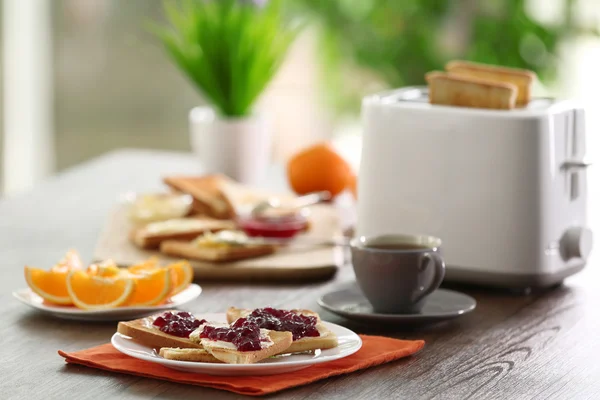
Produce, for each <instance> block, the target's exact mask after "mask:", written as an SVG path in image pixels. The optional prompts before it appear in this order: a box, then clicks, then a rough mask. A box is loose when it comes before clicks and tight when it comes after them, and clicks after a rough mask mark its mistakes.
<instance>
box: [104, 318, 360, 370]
mask: <svg viewBox="0 0 600 400" xmlns="http://www.w3.org/2000/svg"><path fill="white" fill-rule="evenodd" d="M197 315H199V316H202V315H203V314H202V313H198V314H197ZM205 315H221V316H225V313H205ZM322 322H323V323H324V324H325V326H326V327H327V328H328V329H330V330H331V328H332V327H335V328H336V329H338V328H339V329H342V330H345V331H347V332H348V333H351V334H352V335H353V337H354V339H355V340H356V345H355V346H353V347H352V348H350V349H348V350H346V352H345V353H343V354H338V355H335V356H326V357H319V356H317V357H315V358H311V359H307V360H283V361H282V362H272V363H266V364H261V363H256V364H226V363H204V362H197V361H178V360H167V359H165V358H162V357H161V358H159V357H156V356H154V357H153V356H149V355H146V353H136V352H134V351H131V354H130V353H129V352H125V351H123V350H121V349H120V348H119V347H121V348H123V347H122V346H121V345H120V344H117V345H115V342H116V341H117V340H132V339H127V338H128V336H126V335H123V334H120V333H119V332H115V333H114V334H113V335H112V336H111V338H110V343H111V344H112V346H113V347H114V348H115V349H116V350H117V351H119V352H121V353H123V354H125V355H127V356H129V357H133V358H137V359H140V360H144V361H149V362H153V363H156V364H160V365H164V366H166V367H183V368H186V370H188V371H189V372H192V373H207V372H203V371H192V370H189V369H187V368H189V367H190V366H199V367H202V369H203V370H206V369H214V370H219V371H226V370H228V369H232V370H238V371H239V370H243V371H248V370H257V372H258V371H260V370H265V369H271V368H273V367H276V366H282V367H283V366H285V367H290V368H294V367H309V366H311V365H316V364H322V363H326V362H331V361H336V360H340V359H343V358H346V357H349V356H351V355H352V354H355V353H356V352H358V351H359V350H360V349H361V348H362V346H363V341H362V339H361V337H360V335H358V334H357V333H356V332H354V331H353V330H351V329H348V328H346V327H344V326H341V325H338V324H334V323H333V322H327V321H322ZM136 344H137V345H140V346H143V345H141V344H139V343H136ZM143 347H147V346H143ZM326 350H327V349H326ZM232 372H234V371H232Z"/></svg>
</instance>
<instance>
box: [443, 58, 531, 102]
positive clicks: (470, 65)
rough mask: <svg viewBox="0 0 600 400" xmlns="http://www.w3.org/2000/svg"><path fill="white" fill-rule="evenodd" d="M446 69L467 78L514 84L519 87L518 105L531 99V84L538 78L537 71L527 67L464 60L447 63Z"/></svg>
mask: <svg viewBox="0 0 600 400" xmlns="http://www.w3.org/2000/svg"><path fill="white" fill-rule="evenodd" d="M446 71H448V72H449V73H450V74H452V75H456V76H461V77H465V78H476V79H484V80H489V81H493V82H504V83H510V84H514V85H515V86H516V87H517V98H516V104H517V105H526V104H527V103H529V101H530V100H531V91H532V90H531V86H532V84H533V81H534V80H535V78H536V74H535V72H533V71H530V70H526V69H519V68H509V67H501V66H497V65H487V64H481V63H475V62H470V61H462V60H453V61H450V62H448V63H447V64H446Z"/></svg>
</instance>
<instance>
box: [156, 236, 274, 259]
mask: <svg viewBox="0 0 600 400" xmlns="http://www.w3.org/2000/svg"><path fill="white" fill-rule="evenodd" d="M160 252H161V253H163V254H166V255H168V256H172V257H180V258H181V257H183V258H186V259H191V260H199V261H210V262H216V263H218V262H229V261H239V260H245V259H248V258H256V257H262V256H267V255H270V254H273V253H274V252H275V246H272V245H266V244H265V245H261V244H257V245H244V246H227V245H224V246H215V247H200V246H197V245H196V244H194V242H183V241H177V240H167V241H164V242H162V243H161V245H160Z"/></svg>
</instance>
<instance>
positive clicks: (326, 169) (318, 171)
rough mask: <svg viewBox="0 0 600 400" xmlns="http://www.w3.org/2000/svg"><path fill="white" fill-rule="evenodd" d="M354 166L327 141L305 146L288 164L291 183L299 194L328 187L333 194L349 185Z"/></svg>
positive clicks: (333, 195) (338, 192)
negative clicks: (351, 166)
mask: <svg viewBox="0 0 600 400" xmlns="http://www.w3.org/2000/svg"><path fill="white" fill-rule="evenodd" d="M352 175H353V174H352V169H351V168H350V165H349V164H348V163H347V162H346V160H344V159H343V158H342V157H341V156H340V155H339V154H338V153H336V152H335V150H334V149H333V148H332V147H331V146H330V145H329V144H327V143H320V144H317V145H314V146H311V147H309V148H307V149H305V150H302V151H301V152H299V153H298V154H296V155H295V156H293V157H292V158H291V159H290V160H289V161H288V164H287V176H288V181H289V183H290V186H291V187H292V189H293V190H294V192H296V193H297V194H299V195H303V194H307V193H310V192H316V191H321V190H327V191H329V193H331V196H332V197H335V196H337V195H338V194H340V193H341V192H342V191H344V190H345V189H346V188H347V187H348V183H349V181H350V179H351V177H352Z"/></svg>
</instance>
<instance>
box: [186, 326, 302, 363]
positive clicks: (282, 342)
mask: <svg viewBox="0 0 600 400" xmlns="http://www.w3.org/2000/svg"><path fill="white" fill-rule="evenodd" d="M225 326H227V325H225ZM201 331H202V327H201V328H198V329H197V330H195V331H194V332H192V334H191V335H190V340H192V341H195V342H197V343H200V344H201V345H202V347H203V348H204V349H206V350H207V351H208V352H209V353H210V354H212V355H213V356H214V357H215V358H216V359H217V360H220V361H222V362H224V363H227V364H254V363H257V362H259V361H261V360H264V359H265V358H268V357H271V356H274V355H276V354H281V353H285V352H286V349H288V348H289V347H290V345H291V344H292V333H291V332H276V331H269V330H266V329H261V333H262V334H264V335H265V337H266V338H268V340H267V341H265V342H264V343H265V345H264V347H262V348H261V349H260V350H254V351H239V350H237V348H235V345H233V344H232V343H228V342H222V341H219V340H212V339H207V338H201V337H200V332H201Z"/></svg>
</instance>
